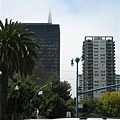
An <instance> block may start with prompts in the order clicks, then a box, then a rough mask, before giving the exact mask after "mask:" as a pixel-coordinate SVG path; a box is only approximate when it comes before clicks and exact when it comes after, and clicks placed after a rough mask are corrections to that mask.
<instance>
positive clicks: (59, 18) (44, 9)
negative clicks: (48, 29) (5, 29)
mask: <svg viewBox="0 0 120 120" xmlns="http://www.w3.org/2000/svg"><path fill="white" fill-rule="evenodd" d="M50 8H51V12H52V23H53V24H60V31H61V41H60V42H61V51H60V52H61V54H60V56H61V59H60V60H61V68H60V79H61V81H63V80H66V81H68V82H69V83H70V84H71V86H72V95H73V97H74V96H75V90H76V86H75V85H76V64H75V65H74V66H73V67H71V65H70V62H71V59H72V58H74V59H75V58H76V57H81V55H82V43H83V40H84V38H85V36H98V35H101V36H113V37H114V41H115V47H116V49H115V50H116V52H115V53H116V56H115V57H116V73H119V74H120V61H118V60H119V59H120V53H119V52H120V48H119V46H120V35H119V33H120V18H119V16H120V0H0V18H1V19H2V20H4V19H5V18H9V19H11V18H12V19H13V20H14V21H19V22H31V23H33V22H38V23H47V22H48V13H49V9H50ZM81 68H82V63H81V62H79V73H81V72H82V69H81Z"/></svg>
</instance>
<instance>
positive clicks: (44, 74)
mask: <svg viewBox="0 0 120 120" xmlns="http://www.w3.org/2000/svg"><path fill="white" fill-rule="evenodd" d="M49 17H50V16H49ZM51 19H52V18H51V17H50V18H49V20H50V22H51ZM21 24H24V25H26V27H27V28H28V30H29V31H33V32H35V34H36V36H35V37H34V38H33V39H34V41H35V42H37V43H38V44H39V45H40V49H39V50H38V51H37V55H38V61H37V67H38V68H39V71H38V72H37V75H39V76H40V77H41V79H42V81H45V80H46V79H48V78H49V77H50V76H51V75H57V76H58V77H59V76H60V26H59V24H52V23H21Z"/></svg>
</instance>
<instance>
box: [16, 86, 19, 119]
mask: <svg viewBox="0 0 120 120" xmlns="http://www.w3.org/2000/svg"><path fill="white" fill-rule="evenodd" d="M18 90H19V87H18V85H16V86H15V91H16V101H15V120H17V98H18Z"/></svg>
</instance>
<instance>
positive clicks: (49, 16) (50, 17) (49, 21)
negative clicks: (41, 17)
mask: <svg viewBox="0 0 120 120" xmlns="http://www.w3.org/2000/svg"><path fill="white" fill-rule="evenodd" d="M48 23H52V15H51V8H50V9H49V15H48Z"/></svg>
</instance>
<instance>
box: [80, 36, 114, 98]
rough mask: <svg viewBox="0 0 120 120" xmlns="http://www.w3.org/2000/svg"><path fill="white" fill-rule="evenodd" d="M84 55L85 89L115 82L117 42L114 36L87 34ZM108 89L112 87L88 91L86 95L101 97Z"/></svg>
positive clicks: (83, 88) (83, 87) (83, 77)
mask: <svg viewBox="0 0 120 120" xmlns="http://www.w3.org/2000/svg"><path fill="white" fill-rule="evenodd" d="M83 55H84V58H85V61H84V63H83V76H82V79H83V82H82V85H83V86H82V90H83V91H86V90H91V89H95V88H100V87H104V86H109V85H113V84H115V43H114V41H113V37H112V36H86V37H85V40H84V42H83ZM106 91H111V89H108V90H106V89H103V90H100V91H95V92H91V93H87V94H85V95H84V97H88V96H91V97H93V98H99V97H100V96H101V95H102V94H103V93H104V92H106Z"/></svg>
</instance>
